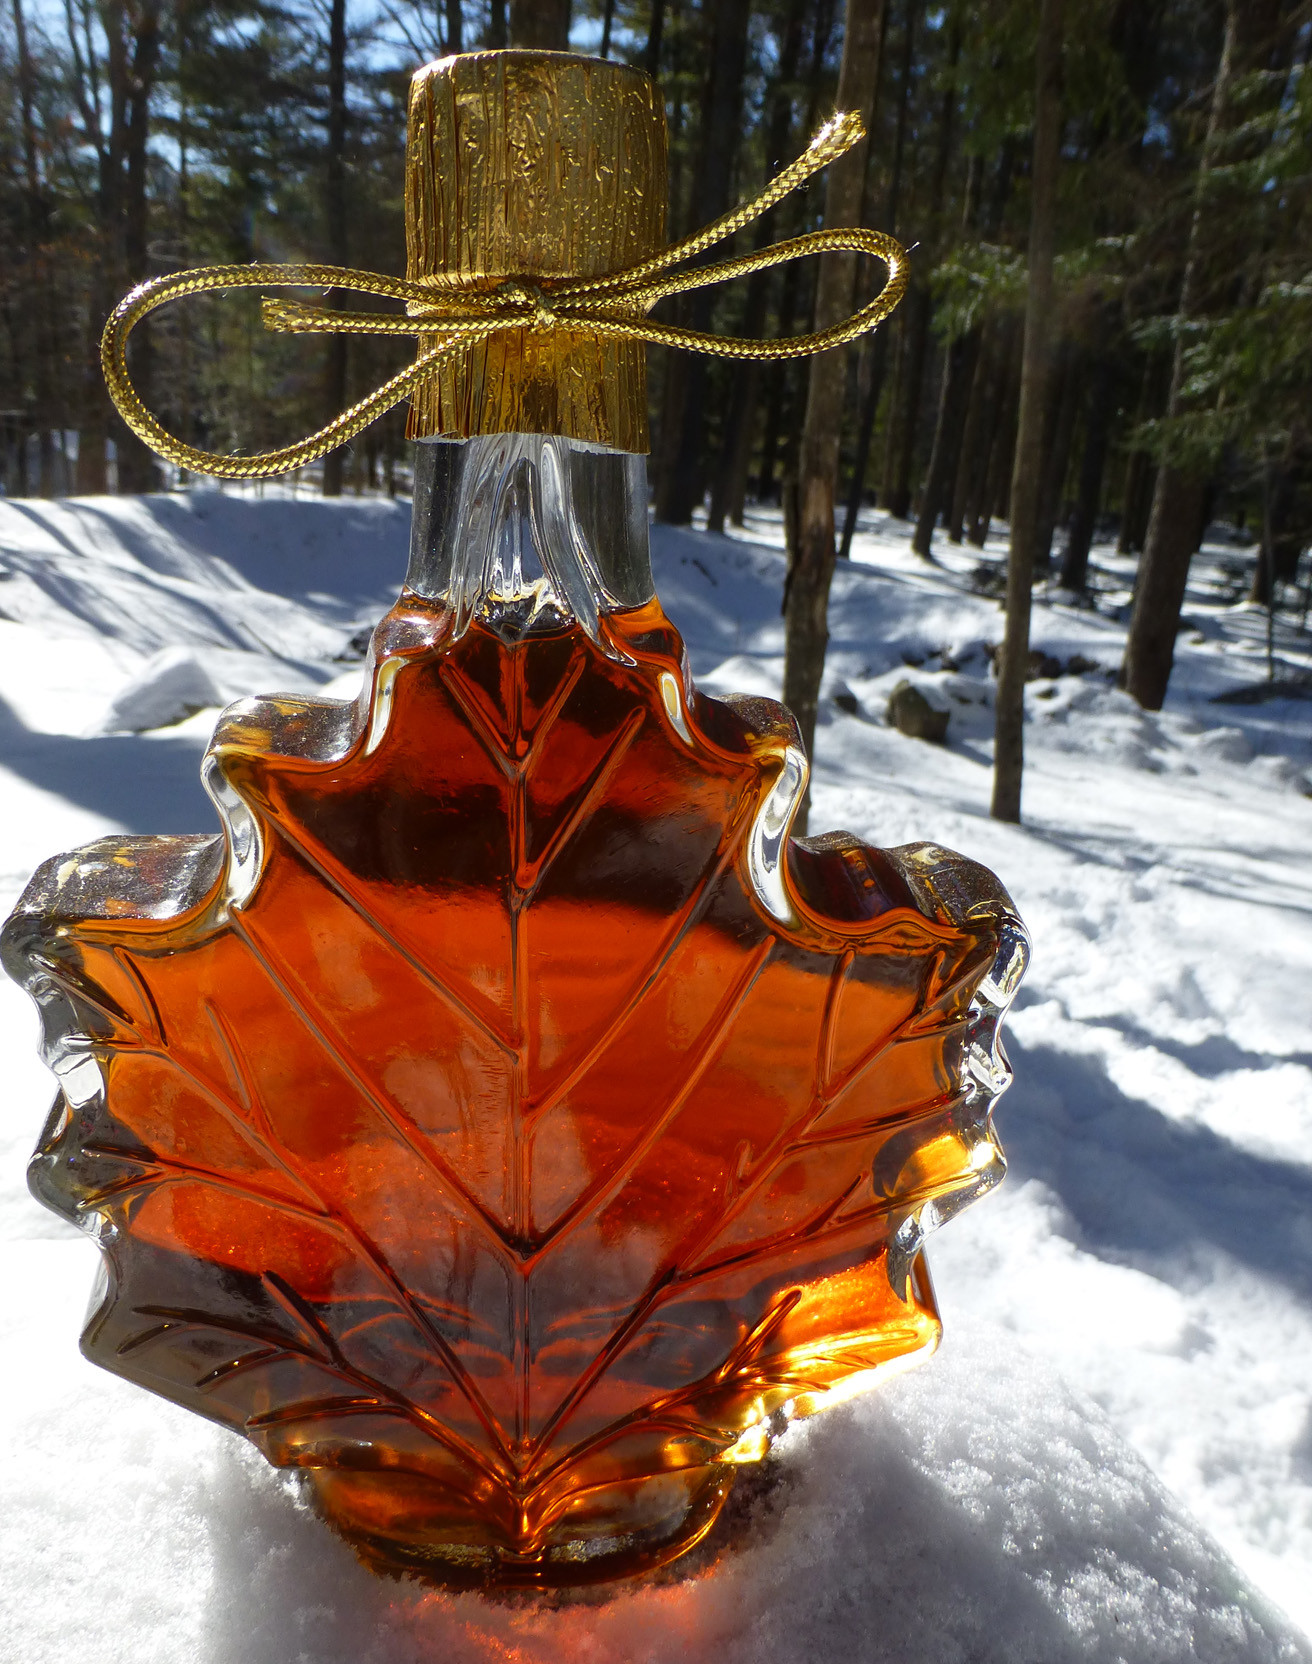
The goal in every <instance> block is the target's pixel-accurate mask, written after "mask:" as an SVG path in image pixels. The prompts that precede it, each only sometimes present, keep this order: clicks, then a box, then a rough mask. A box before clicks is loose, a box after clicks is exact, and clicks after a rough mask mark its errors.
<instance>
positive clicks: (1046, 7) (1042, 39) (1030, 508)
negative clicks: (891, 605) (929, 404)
mask: <svg viewBox="0 0 1312 1664" xmlns="http://www.w3.org/2000/svg"><path fill="white" fill-rule="evenodd" d="M1061 7H1062V0H1042V7H1041V10H1040V12H1039V39H1038V48H1037V51H1036V53H1035V57H1036V60H1037V65H1036V67H1037V75H1036V81H1035V109H1034V162H1033V168H1032V173H1031V201H1030V238H1029V262H1028V264H1029V273H1028V276H1029V282H1028V288H1027V293H1026V300H1025V346H1024V354H1023V357H1022V361H1021V384H1020V414H1019V418H1018V422H1017V430H1016V457H1015V461H1014V463H1013V465H1012V479H1011V550H1010V553H1009V555H1008V559H1007V628H1006V633H1005V635H1004V637H1003V642H1002V652H1001V654H1000V656H999V661H998V692H997V704H996V718H995V723H994V740H993V805H992V813H993V816H994V818H995V819H996V820H1009V821H1019V820H1020V785H1021V772H1022V769H1023V767H1024V761H1025V753H1024V723H1025V674H1026V671H1027V670H1028V668H1029V657H1030V588H1031V585H1032V583H1033V577H1034V548H1035V542H1036V538H1037V533H1038V519H1039V468H1040V461H1041V457H1040V451H1041V447H1042V444H1043V400H1044V392H1045V389H1046V385H1047V377H1048V360H1049V351H1050V349H1049V334H1050V331H1051V325H1052V310H1053V308H1052V269H1053V258H1054V253H1055V248H1056V230H1057V225H1056V221H1057V170H1058V168H1059V167H1060V165H1061V28H1062V18H1061Z"/></svg>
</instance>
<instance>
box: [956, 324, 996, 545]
mask: <svg viewBox="0 0 1312 1664" xmlns="http://www.w3.org/2000/svg"><path fill="white" fill-rule="evenodd" d="M996 334H997V331H996V329H995V328H994V327H993V326H992V325H991V324H989V323H987V322H986V323H985V324H984V325H983V326H982V327H981V331H980V346H979V362H978V363H977V364H976V366H975V376H974V380H973V381H972V382H971V387H970V403H969V405H968V407H967V409H966V425H965V427H964V428H963V429H962V433H961V454H960V456H959V457H958V460H957V477H956V479H955V480H954V481H953V485H952V502H951V506H950V507H949V509H948V513H947V533H948V542H949V543H960V542H961V537H962V530H963V528H964V526H965V523H966V514H967V511H968V509H971V508H973V507H974V505H975V504H976V503H977V502H978V500H979V493H980V490H981V488H982V485H983V481H984V471H985V469H986V468H987V467H988V438H989V420H988V418H989V413H990V407H991V403H992V399H993V396H994V393H995V392H996V389H997V376H996V374H995V366H994V360H995V358H996V356H997V346H996V341H995V336H996Z"/></svg>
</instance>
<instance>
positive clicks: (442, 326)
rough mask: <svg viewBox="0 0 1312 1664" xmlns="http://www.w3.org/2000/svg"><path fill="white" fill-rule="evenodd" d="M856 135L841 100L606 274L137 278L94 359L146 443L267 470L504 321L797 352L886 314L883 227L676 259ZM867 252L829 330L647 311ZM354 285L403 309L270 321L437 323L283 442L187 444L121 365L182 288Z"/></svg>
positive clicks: (299, 308)
mask: <svg viewBox="0 0 1312 1664" xmlns="http://www.w3.org/2000/svg"><path fill="white" fill-rule="evenodd" d="M864 136H865V128H864V127H863V126H862V123H861V119H860V117H859V116H856V115H854V114H852V113H850V112H846V113H840V114H838V115H836V116H834V117H833V118H832V119H831V120H829V121H827V122H826V123H825V124H824V126H823V127H821V129H820V130H819V132H818V133H817V134H816V136H815V137H814V138H813V139H812V140H811V143H810V144H809V145H808V146H807V148H806V150H804V151H803V152H802V154H801V155H800V156H799V157H798V158H797V159H796V160H795V161H793V162H791V163H790V164H789V165H788V166H787V167H786V168H784V169H783V170H782V172H780V173H779V174H777V175H776V176H775V178H774V179H772V180H771V181H770V183H769V184H768V185H767V186H766V187H765V189H764V190H763V191H761V192H760V194H759V195H758V196H755V197H753V198H752V199H751V200H750V201H748V202H745V203H743V204H741V205H740V206H739V207H737V208H735V209H732V210H731V211H730V212H729V213H727V214H725V215H724V216H723V217H722V218H720V219H718V220H715V221H713V222H712V223H711V224H710V225H708V226H704V227H703V228H702V230H700V231H697V232H694V233H693V234H692V235H691V236H689V237H685V238H683V239H682V241H680V242H677V243H672V244H671V245H670V247H669V248H666V249H662V250H661V252H660V253H659V254H654V255H652V256H651V258H650V259H647V260H643V261H640V262H639V263H638V264H637V265H634V266H629V267H627V268H625V269H624V270H623V271H617V272H610V273H608V274H606V275H605V276H603V277H589V278H564V279H558V280H557V279H553V280H552V284H551V290H550V293H548V292H547V291H546V290H544V289H543V288H541V287H539V285H538V284H536V283H534V282H533V281H532V280H531V279H529V278H523V277H516V278H508V279H506V280H505V281H504V282H502V283H500V284H498V286H497V287H496V288H495V289H493V290H490V291H489V290H478V289H474V288H472V287H461V286H460V285H459V284H458V283H457V282H456V281H455V280H454V279H451V278H439V279H429V280H425V281H415V280H413V279H410V278H403V277H389V276H387V275H386V274H384V273H382V272H368V271H356V270H354V269H351V268H349V267H343V266H320V265H264V264H255V265H250V266H204V267H201V268H200V269H198V270H196V271H187V272H176V273H173V274H172V275H170V276H167V277H156V278H151V279H150V281H149V282H146V283H141V284H138V286H137V287H136V288H135V289H133V290H132V291H131V293H130V294H128V295H125V296H124V298H123V299H122V300H121V301H120V302H119V304H118V305H117V307H115V309H114V311H113V313H112V314H111V315H110V319H109V322H108V323H107V324H106V325H105V332H104V334H103V336H102V337H101V341H100V363H101V368H102V369H103V371H104V375H105V382H106V385H107V386H108V388H109V392H110V396H111V398H112V399H113V400H114V403H115V405H117V407H118V410H119V413H120V415H121V416H122V417H123V420H124V421H125V422H126V423H127V425H128V426H129V427H130V428H131V429H132V431H133V432H134V433H135V434H137V435H138V436H139V437H140V438H141V439H143V440H144V441H145V442H146V444H147V445H149V446H151V448H152V449H153V450H155V451H157V452H158V453H159V454H160V455H161V456H163V457H165V458H166V459H167V460H168V461H170V462H172V463H175V464H176V465H177V466H178V467H180V468H188V469H190V470H192V472H194V473H198V474H213V475H217V476H218V477H219V478H220V479H262V478H266V477H267V476H268V475H270V474H281V473H286V472H288V471H290V470H291V469H293V468H300V467H302V466H303V465H304V464H305V463H307V462H313V461H315V460H316V459H317V458H318V457H321V456H324V455H325V454H326V453H327V452H328V451H332V450H335V449H336V448H337V446H339V445H344V444H345V443H346V442H347V440H349V439H352V438H354V436H355V435H356V434H357V433H359V432H360V431H361V429H362V428H365V427H367V426H368V425H369V423H370V422H373V421H375V420H376V419H377V418H378V417H379V416H381V415H383V414H384V413H385V412H386V411H388V410H391V409H392V408H393V407H394V406H396V405H398V404H400V403H401V401H402V400H403V399H406V398H408V397H409V396H410V394H411V393H412V392H413V391H414V389H415V388H416V387H418V386H419V385H420V384H421V383H422V382H424V381H425V380H426V379H427V378H428V377H429V376H431V375H432V374H433V373H434V372H435V371H436V370H438V369H440V368H441V367H442V365H443V364H444V363H445V362H446V361H448V360H450V359H451V358H453V357H454V356H455V355H456V354H457V353H459V352H462V351H463V350H465V349H466V348H467V347H470V346H472V345H474V344H476V343H477V342H479V341H482V340H486V339H487V338H488V337H489V336H491V335H495V334H496V333H497V331H498V330H503V329H533V330H543V331H550V330H555V329H587V330H592V331H595V332H596V333H597V334H601V335H617V336H621V337H624V338H627V339H629V340H637V341H647V342H651V343H652V344H654V345H656V346H666V347H680V348H682V349H684V350H685V351H689V352H703V353H709V354H711V355H712V356H714V357H718V358H757V359H783V358H803V357H807V356H809V355H810V354H811V353H816V352H825V351H827V350H828V349H830V348H832V347H839V346H843V345H845V344H846V343H847V342H849V341H854V340H856V338H857V337H858V336H860V335H863V334H865V333H866V331H867V330H871V329H873V328H874V327H875V326H876V324H878V323H881V322H882V321H883V320H884V319H885V318H886V317H887V316H888V315H889V313H890V312H891V311H892V310H893V308H894V307H895V306H896V305H897V303H898V302H899V301H900V300H901V298H902V296H903V294H904V292H905V290H906V286H907V279H908V271H907V256H906V250H905V249H904V248H903V247H902V245H901V244H900V243H898V242H896V241H895V240H894V239H893V238H892V237H889V236H886V235H885V234H884V233H883V232H882V231H869V230H866V229H864V228H863V227H854V228H852V229H850V230H849V229H834V230H828V231H810V232H807V233H805V234H804V235H802V236H800V237H790V238H788V239H786V240H785V241H784V242H781V243H774V244H772V245H770V246H769V247H768V248H763V249H758V250H757V251H756V252H755V253H753V254H745V255H741V256H739V257H738V258H737V259H731V260H721V261H717V262H714V263H712V264H708V265H700V266H694V267H692V268H691V269H687V270H684V271H674V270H673V269H672V268H674V267H676V266H685V267H686V266H687V264H688V262H689V261H692V260H696V259H697V258H698V256H700V255H701V254H703V253H705V251H706V250H707V249H708V248H712V247H713V246H714V245H715V244H716V243H720V242H724V241H725V240H726V239H728V238H730V237H732V236H734V235H735V234H736V233H737V232H739V231H741V230H742V229H743V227H744V226H746V225H750V224H751V223H752V221H753V220H756V219H759V218H760V217H761V215H762V214H764V213H766V212H768V210H769V209H771V208H773V207H774V205H775V203H776V202H778V201H779V200H780V199H781V198H783V197H785V196H787V195H788V194H789V193H790V192H791V191H794V190H796V189H797V188H798V186H799V185H802V184H804V183H805V181H806V180H807V179H809V178H810V177H811V175H812V174H813V173H816V172H818V171H819V169H821V168H823V167H827V166H828V164H829V163H830V162H832V161H834V160H835V159H836V158H837V157H839V156H842V155H843V154H844V153H845V152H846V151H848V150H850V149H851V148H852V146H853V145H854V144H856V143H857V142H858V141H859V140H860V139H862V138H863V137H864ZM825 253H847V254H867V255H873V256H874V257H875V258H876V259H878V260H882V261H883V263H884V265H885V266H886V267H887V268H888V277H887V280H886V281H885V283H884V286H883V288H882V289H881V290H880V291H879V293H878V294H877V295H876V296H875V297H874V299H873V300H870V301H868V302H867V303H866V304H865V305H864V306H861V307H858V308H857V310H856V311H854V312H853V313H851V315H850V316H848V317H846V318H843V319H840V321H839V322H838V323H836V324H831V325H830V326H829V327H828V328H827V329H820V330H816V331H814V332H812V333H810V334H805V335H792V336H787V337H785V338H784V339H782V340H765V341H751V340H744V339H742V338H741V337H737V336H731V335H709V334H704V333H701V332H699V331H696V330H691V329H680V328H678V327H677V326H675V325H673V324H662V323H655V322H652V321H650V320H649V318H648V316H647V314H648V313H649V312H650V311H651V309H652V307H653V306H655V305H656V303H657V302H658V301H660V300H664V299H665V298H666V297H667V296H670V295H677V294H684V293H686V292H687V291H689V290H691V289H700V288H703V287H705V286H706V285H707V284H713V283H726V282H729V281H730V280H731V279H733V278H737V277H746V276H748V275H749V274H750V273H752V272H758V271H763V270H765V269H767V268H768V267H771V266H778V265H782V264H783V263H784V262H785V261H788V260H799V259H804V258H806V257H808V256H810V255H814V254H825ZM270 287H281V288H314V289H351V290H354V291H355V292H356V293H357V294H366V295H376V296H382V297H384V298H386V299H389V300H395V301H402V302H404V304H405V308H406V310H405V311H404V312H342V311H338V310H336V309H334V308H332V307H326V306H314V305H307V304H306V303H304V302H302V301H295V300H270V299H266V300H265V302H264V305H263V317H264V325H265V328H266V329H272V330H278V331H282V332H287V333H293V334H349V335H410V336H414V335H422V336H426V337H427V336H435V337H436V338H437V339H436V341H435V343H434V344H432V345H430V346H426V347H425V348H424V350H422V351H421V352H420V354H419V356H418V357H417V358H416V359H415V361H414V363H413V364H410V365H407V366H406V368H405V369H404V370H401V371H399V372H398V373H397V374H396V375H394V376H392V377H391V378H390V379H389V380H387V381H385V382H384V383H383V384H382V386H381V387H377V388H375V389H374V391H373V392H372V393H370V394H368V395H367V396H366V397H365V398H363V399H361V400H360V401H359V402H358V403H356V404H354V405H352V406H351V407H350V409H348V410H344V411H342V413H341V414H340V415H339V416H336V417H334V418H333V420H332V421H331V422H329V423H328V424H327V425H326V426H325V427H322V428H320V429H319V431H318V432H317V433H312V434H310V435H309V436H308V438H305V439H301V440H299V441H297V442H296V443H295V444H292V445H284V446H283V447H281V449H279V450H274V451H266V452H264V453H263V454H261V455H259V456H250V457H240V456H217V455H215V454H214V453H213V452H210V451H202V450H198V449H197V448H196V447H195V446H193V445H185V444H183V442H182V441H181V440H180V439H176V438H175V437H174V436H173V435H172V434H171V433H169V432H167V430H166V429H165V428H164V427H162V426H161V424H160V423H159V421H158V420H157V418H156V417H155V416H154V415H153V414H152V413H151V412H150V411H149V410H147V409H146V407H145V405H144V404H143V403H142V401H141V398H140V396H139V394H138V393H137V390H136V388H135V387H133V385H132V382H131V380H130V378H129V376H128V371H127V342H128V337H129V335H130V334H131V333H132V331H133V329H134V328H135V327H136V326H137V324H139V323H140V322H141V320H142V319H143V318H144V317H146V316H147V315H148V314H149V313H151V312H153V311H154V310H155V309H156V307H159V306H164V305H166V304H167V303H168V302H169V301H173V300H179V299H181V298H182V297H183V296H185V295H195V294H204V293H206V292H208V291H211V290H216V289H222V290H226V289H252V288H259V289H263V288H270Z"/></svg>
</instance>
